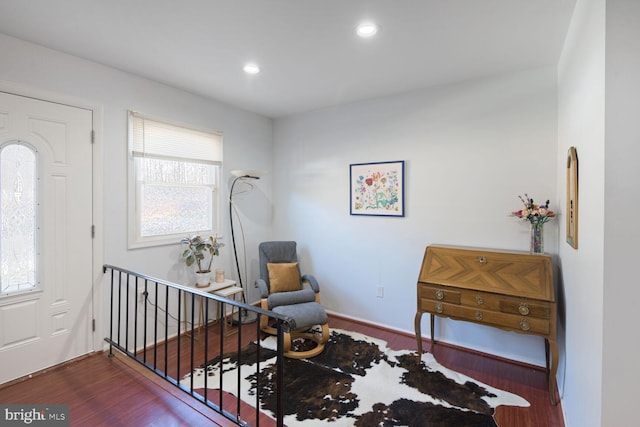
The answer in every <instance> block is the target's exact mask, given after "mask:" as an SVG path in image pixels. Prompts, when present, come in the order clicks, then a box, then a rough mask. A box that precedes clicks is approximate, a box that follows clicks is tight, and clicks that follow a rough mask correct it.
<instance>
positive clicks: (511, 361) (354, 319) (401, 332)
mask: <svg viewBox="0 0 640 427" xmlns="http://www.w3.org/2000/svg"><path fill="white" fill-rule="evenodd" d="M327 313H328V314H329V315H330V316H332V317H336V318H341V319H345V320H349V321H351V322H354V323H359V324H361V325H364V326H368V327H371V328H376V329H379V330H381V331H387V332H393V333H395V334H399V335H403V336H406V337H411V338H413V339H415V334H413V333H410V332H407V331H406V330H404V329H397V328H392V327H390V326H385V325H379V324H377V323H372V322H369V321H367V320H363V319H360V318H357V317H353V316H348V315H346V314H341V313H336V312H333V311H330V310H327ZM422 343H423V344H427V345H431V340H430V339H428V338H425V337H422ZM436 345H439V346H442V347H447V348H451V349H454V350H458V351H462V352H465V353H469V354H473V355H477V356H482V357H486V358H488V359H493V360H496V361H499V362H504V363H509V364H511V365H515V366H522V367H525V368H528V369H534V370H537V371H542V372H546V371H547V368H545V367H544V366H539V365H534V364H531V363H526V362H522V361H519V360H515V359H509V358H507V357H502V356H498V355H495V354H491V353H485V352H483V351H479V350H475V349H472V348H468V347H462V346H459V345H456V344H451V343H449V342H446V341H440V340H438V341H437V342H436Z"/></svg>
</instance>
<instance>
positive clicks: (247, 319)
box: [229, 170, 263, 324]
mask: <svg viewBox="0 0 640 427" xmlns="http://www.w3.org/2000/svg"><path fill="white" fill-rule="evenodd" d="M262 174H263V172H261V171H247V170H233V171H231V175H233V176H234V177H235V178H234V179H233V182H232V183H231V190H229V223H230V226H231V245H232V246H233V256H234V258H235V261H236V270H237V272H238V283H239V284H240V287H241V288H242V302H244V303H245V304H246V303H247V297H246V294H247V289H246V287H245V286H244V283H243V282H242V274H241V273H240V261H239V260H238V251H237V249H236V236H235V229H234V226H233V210H234V209H233V189H234V187H235V186H236V183H237V182H238V181H240V182H241V183H242V182H244V183H247V184H249V185H250V186H251V188H249V190H246V191H250V190H251V189H252V188H253V184H251V183H250V182H248V181H253V180H257V179H260V176H261V175H262ZM238 220H240V217H238ZM240 228H241V229H242V223H240ZM257 318H258V316H257V315H256V314H255V313H253V312H250V311H247V310H240V311H239V313H238V314H237V315H236V316H235V318H234V322H236V323H240V324H245V323H253V322H255V321H256V320H257Z"/></svg>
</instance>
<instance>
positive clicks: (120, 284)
mask: <svg viewBox="0 0 640 427" xmlns="http://www.w3.org/2000/svg"><path fill="white" fill-rule="evenodd" d="M121 313H122V272H120V273H118V341H117V342H118V345H120V325H121V324H122V321H121Z"/></svg>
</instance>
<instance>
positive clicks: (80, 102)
mask: <svg viewBox="0 0 640 427" xmlns="http://www.w3.org/2000/svg"><path fill="white" fill-rule="evenodd" d="M0 90H1V91H3V92H8V93H11V94H13V95H18V96H23V97H27V98H34V99H39V100H42V101H47V102H53V103H57V104H63V105H67V106H70V107H77V108H84V109H86V110H91V111H92V126H93V132H94V143H93V150H92V156H93V162H92V163H93V164H92V181H93V184H92V216H93V225H94V227H95V237H94V238H93V242H92V251H93V261H92V269H91V271H92V285H91V286H92V287H91V294H92V298H91V299H92V301H91V304H92V311H93V321H94V330H93V334H92V341H91V349H90V352H94V351H102V350H104V348H106V347H105V345H106V344H105V343H104V336H105V335H104V331H105V328H106V326H105V325H106V320H105V319H104V316H103V313H104V311H105V310H104V301H105V299H104V295H105V291H104V286H103V276H104V274H103V272H102V266H103V264H104V249H103V248H104V226H103V218H104V213H103V212H104V209H103V197H104V195H103V190H102V187H103V186H102V184H103V171H104V169H103V107H102V105H101V104H99V103H97V102H94V101H89V100H86V99H82V98H78V97H74V96H71V95H65V94H61V93H57V92H51V91H48V90H45V89H40V88H35V87H31V86H27V85H24V84H21V83H16V82H9V81H6V80H0Z"/></svg>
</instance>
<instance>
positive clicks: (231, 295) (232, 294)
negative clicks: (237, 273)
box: [213, 286, 243, 336]
mask: <svg viewBox="0 0 640 427" xmlns="http://www.w3.org/2000/svg"><path fill="white" fill-rule="evenodd" d="M213 293H214V294H215V295H218V296H220V297H223V298H227V299H232V300H234V301H236V298H237V297H238V296H239V297H240V298H242V295H243V290H242V288H241V287H240V286H230V287H228V288H223V289H220V290H217V291H213ZM238 301H242V300H241V299H240V300H238ZM222 304H223V303H221V302H218V313H220V321H221V322H224V324H223V326H222V329H223V332H224V335H225V336H227V335H231V334H234V333H236V332H238V329H231V328H229V327H230V326H231V325H232V322H231V321H229V318H231V319H233V315H234V314H235V313H236V311H238V312H239V311H240V310H238V307H236V306H235V305H232V306H231V313H228V314H227V313H226V310H225V313H222Z"/></svg>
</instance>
